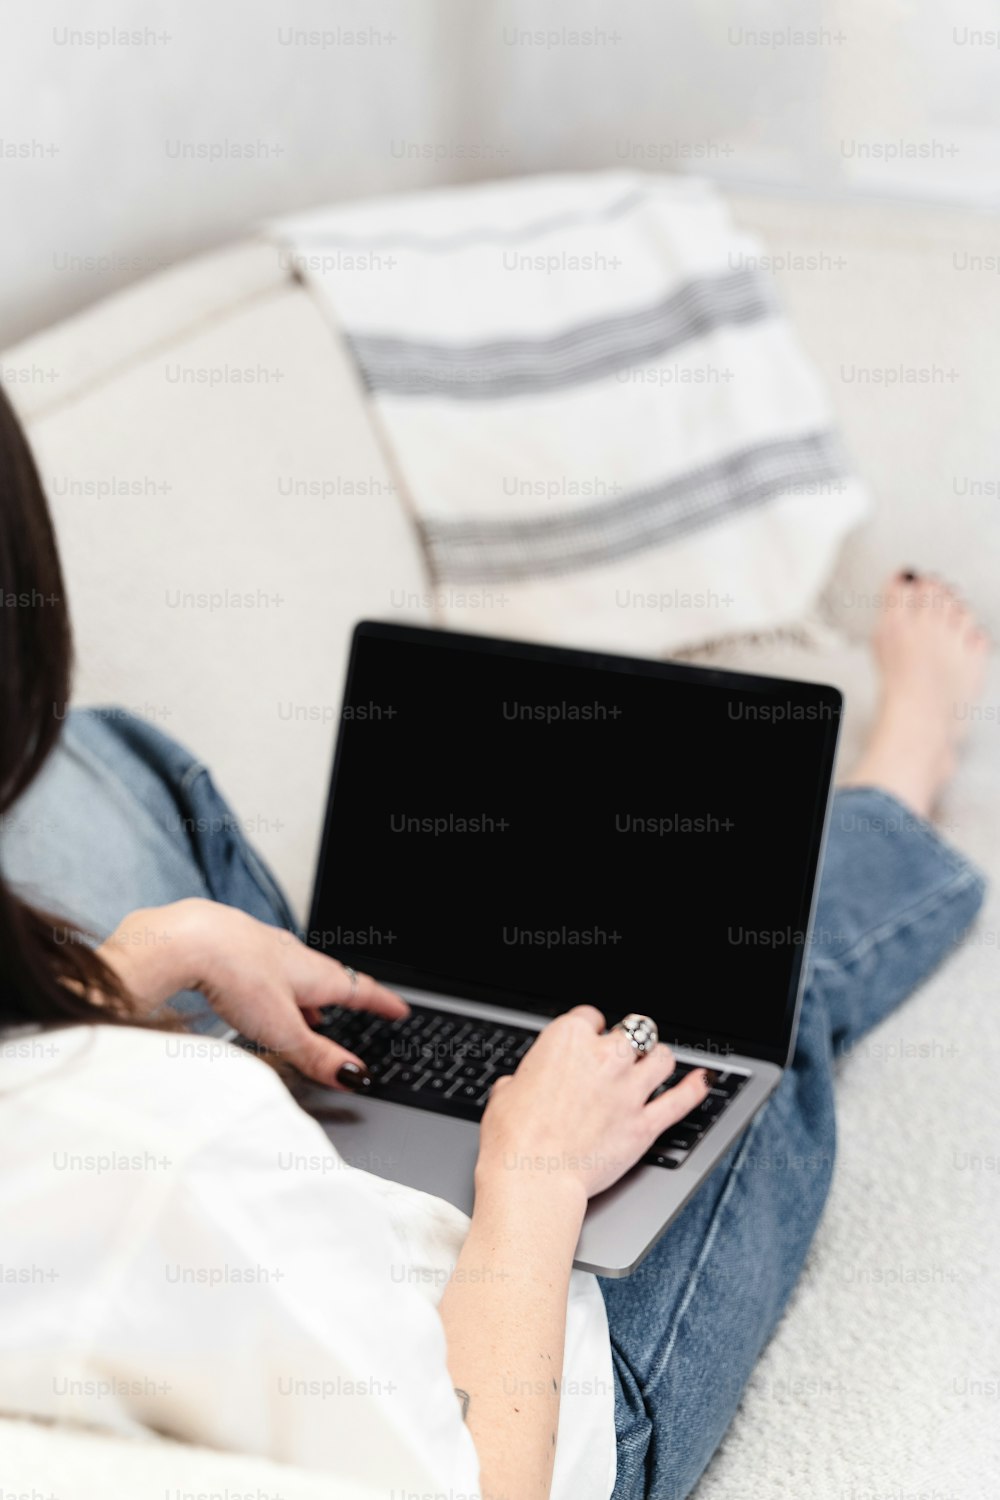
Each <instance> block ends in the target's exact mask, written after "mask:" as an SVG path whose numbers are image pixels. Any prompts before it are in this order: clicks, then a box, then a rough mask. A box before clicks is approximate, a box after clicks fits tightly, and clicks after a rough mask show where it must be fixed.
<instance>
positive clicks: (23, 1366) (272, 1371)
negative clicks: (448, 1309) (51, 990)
mask: <svg viewBox="0 0 1000 1500" xmlns="http://www.w3.org/2000/svg"><path fill="white" fill-rule="evenodd" d="M0 1222H2V1224H3V1236H2V1241H0V1245H2V1249H0V1408H2V1409H5V1410H7V1411H16V1412H22V1413H25V1414H28V1415H34V1416H41V1417H49V1418H61V1419H64V1420H67V1421H74V1422H83V1423H92V1424H95V1425H98V1426H101V1427H105V1428H109V1429H112V1430H116V1431H119V1432H136V1431H140V1430H142V1429H144V1428H145V1429H154V1430H156V1431H159V1432H165V1433H167V1434H168V1435H170V1436H173V1437H177V1438H182V1439H185V1440H187V1441H190V1442H194V1443H202V1444H207V1445H209V1446H212V1447H217V1448H223V1449H230V1450H234V1451H239V1452H245V1453H259V1454H263V1455H266V1456H268V1457H269V1458H272V1459H275V1460H278V1461H282V1462H285V1463H289V1464H296V1465H300V1466H302V1467H304V1468H308V1469H314V1470H319V1471H321V1472H328V1473H330V1474H334V1475H337V1476H339V1477H340V1478H342V1479H344V1480H351V1481H354V1482H356V1483H357V1484H358V1485H363V1486H369V1487H371V1489H372V1490H373V1491H382V1492H383V1493H385V1492H389V1491H395V1492H396V1493H397V1494H399V1493H400V1492H402V1493H407V1492H408V1493H411V1494H412V1493H413V1492H414V1491H417V1492H427V1491H430V1492H432V1493H433V1492H436V1491H437V1492H439V1491H442V1490H443V1491H446V1492H447V1493H449V1494H450V1495H452V1496H454V1497H460V1496H472V1495H475V1494H477V1493H478V1490H479V1472H478V1460H477V1457H476V1451H475V1447H474V1445H473V1442H472V1438H471V1436H470V1434H469V1431H468V1429H467V1428H466V1426H465V1425H464V1423H463V1421H462V1418H461V1411H460V1407H459V1403H458V1400H457V1398H456V1396H455V1394H454V1391H453V1388H452V1382H451V1378H450V1376H449V1373H448V1369H447V1365H446V1361H445V1339H444V1330H443V1327H442V1325H441V1321H440V1319H439V1317H438V1315H437V1312H436V1310H435V1304H436V1303H437V1302H438V1300H439V1299H440V1297H441V1295H442V1293H443V1291H444V1286H445V1283H446V1282H447V1279H448V1277H449V1275H450V1274H451V1271H452V1270H453V1268H454V1265H455V1260H456V1258H457V1256H458V1252H459V1250H460V1249H461V1245H462V1242H463V1240H464V1238H465V1234H466V1232H467V1229H468V1224H469V1221H468V1218H467V1217H466V1215H464V1214H462V1213H460V1212H459V1211H458V1210H457V1209H455V1208H453V1207H452V1206H451V1205H450V1204H447V1203H444V1202H442V1201H441V1200H439V1199H436V1198H431V1197H429V1196H427V1195H426V1194H424V1193H419V1192H416V1191H415V1190H413V1189H411V1188H405V1187H401V1186H400V1185H398V1184H395V1183H388V1182H385V1181H383V1180H382V1179H381V1178H378V1177H375V1176H373V1175H371V1174H370V1173H367V1172H359V1171H356V1170H355V1169H354V1168H353V1167H349V1166H348V1165H347V1164H346V1163H345V1162H344V1161H343V1159H342V1158H341V1157H340V1156H339V1155H338V1153H337V1152H336V1150H335V1149H334V1147H333V1146H332V1145H331V1143H330V1141H329V1140H328V1138H327V1136H326V1135H325V1133H324V1132H323V1130H322V1129H321V1128H320V1126H319V1125H318V1124H317V1123H316V1122H315V1121H314V1120H312V1119H310V1118H309V1116H308V1115H306V1114H305V1113H304V1112H303V1111H302V1110H301V1109H300V1108H299V1107H298V1105H296V1104H295V1102H294V1101H293V1100H292V1098H291V1096H290V1095H289V1094H288V1092H287V1090H286V1089H285V1087H284V1085H283V1084H282V1083H281V1081H280V1079H279V1078H278V1077H277V1076H276V1075H275V1074H274V1072H273V1071H272V1070H271V1069H270V1068H268V1067H266V1066H265V1065H264V1064H262V1063H261V1062H259V1061H258V1060H257V1059H255V1058H253V1057H250V1056H248V1055H247V1054H246V1053H244V1052H242V1051H240V1050H239V1049H238V1048H235V1047H230V1046H228V1045H226V1044H225V1043H222V1042H217V1041H212V1040H210V1039H207V1038H198V1037H192V1036H187V1035H173V1034H168V1033H163V1032H154V1031H143V1030H140V1029H137V1028H132V1027H113V1026H97V1027H73V1028H69V1029H67V1030H63V1031H54V1032H49V1033H19V1034H8V1035H7V1036H6V1037H0ZM613 1389H614V1388H613V1384H612V1369H611V1348H610V1342H609V1338H608V1328H607V1319H606V1315H605V1309H604V1299H603V1297H602V1296H601V1292H600V1288H599V1286H598V1284H597V1281H596V1279H595V1278H594V1277H593V1276H590V1275H585V1274H583V1273H581V1272H574V1273H573V1277H572V1282H571V1287H570V1296H569V1306H568V1311H567V1329H566V1354H565V1361H564V1369H563V1394H562V1400H561V1408H560V1417H559V1431H558V1437H557V1445H556V1465H555V1478H554V1481H553V1489H552V1494H553V1496H554V1497H556V1500H607V1497H608V1496H609V1495H610V1493H611V1490H612V1488H613V1486H614V1477H615V1437H614V1396H613Z"/></svg>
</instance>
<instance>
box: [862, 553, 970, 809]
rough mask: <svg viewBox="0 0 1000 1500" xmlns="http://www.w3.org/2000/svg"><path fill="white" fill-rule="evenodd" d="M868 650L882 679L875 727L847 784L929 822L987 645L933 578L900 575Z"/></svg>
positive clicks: (951, 767) (888, 587) (948, 592)
mask: <svg viewBox="0 0 1000 1500" xmlns="http://www.w3.org/2000/svg"><path fill="white" fill-rule="evenodd" d="M883 599H884V603H883V608H882V618H881V619H880V621H879V623H878V627H877V629H876V631H875V638H874V641H873V647H874V651H875V657H876V660H877V662H878V665H879V669H880V671H881V675H882V701H881V705H880V708H879V713H878V717H877V719H876V721H875V728H874V730H873V732H872V735H871V738H870V740H869V741H868V745H867V747H866V749H865V751H864V753H863V755H862V756H861V759H860V761H859V762H858V764H857V766H856V767H855V768H854V771H853V772H852V774H851V775H850V776H849V777H848V779H847V782H846V785H848V786H879V787H883V788H884V789H885V790H886V791H889V792H892V793H894V794H895V796H897V797H899V798H900V799H901V800H902V801H903V802H905V803H907V804H908V805H909V806H910V807H912V808H913V809H914V811H915V812H918V813H920V815H921V816H922V817H929V816H930V813H931V811H932V809H933V807H934V803H935V802H936V800H937V798H938V796H939V794H940V792H941V790H942V788H943V787H944V785H945V783H946V782H947V781H948V780H949V778H950V777H951V775H952V773H953V771H954V769H955V759H956V752H957V750H958V747H959V745H960V744H961V741H962V740H963V739H964V737H965V733H966V731H967V728H968V714H967V709H968V707H969V705H970V704H972V703H973V702H974V701H975V700H976V699H977V698H978V696H979V693H980V690H981V688H982V681H983V673H984V670H985V665H986V653H987V651H988V649H989V642H988V640H987V637H986V633H985V631H983V630H982V629H981V628H980V627H979V625H978V624H977V623H976V620H975V619H974V618H973V616H972V614H971V613H970V611H969V610H968V609H967V608H966V606H965V605H964V604H963V603H962V602H961V600H960V599H958V598H957V597H956V595H955V594H954V593H953V591H952V590H951V589H949V588H948V587H947V585H946V584H943V583H941V582H940V581H939V580H938V579H936V578H924V577H917V576H915V575H914V574H912V573H900V574H897V575H896V577H895V578H892V579H890V580H889V582H888V584H887V585H886V587H885V590H884V592H883Z"/></svg>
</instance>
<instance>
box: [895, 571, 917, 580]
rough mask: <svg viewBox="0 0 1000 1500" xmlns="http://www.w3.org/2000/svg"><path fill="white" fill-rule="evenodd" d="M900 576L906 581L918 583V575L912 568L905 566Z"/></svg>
mask: <svg viewBox="0 0 1000 1500" xmlns="http://www.w3.org/2000/svg"><path fill="white" fill-rule="evenodd" d="M899 576H900V578H901V579H902V580H903V582H904V583H916V581H917V575H916V573H914V571H913V569H912V568H904V569H903V571H902V573H900V575H899Z"/></svg>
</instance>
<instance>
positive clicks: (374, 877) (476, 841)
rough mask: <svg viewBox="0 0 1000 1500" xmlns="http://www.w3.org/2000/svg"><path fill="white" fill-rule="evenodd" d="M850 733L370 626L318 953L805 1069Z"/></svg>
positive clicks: (696, 679)
mask: <svg viewBox="0 0 1000 1500" xmlns="http://www.w3.org/2000/svg"><path fill="white" fill-rule="evenodd" d="M839 715H840V696H839V694H838V693H837V692H836V691H835V690H834V689H831V688H826V687H819V686H814V685H810V684H805V683H798V682H782V681H777V680H774V679H764V678H758V677H748V676H740V675H737V674H729V673H715V672H704V671H701V670H698V669H694V668H685V667H683V666H675V665H664V666H660V665H653V664H650V663H644V662H633V661H631V660H630V659H628V658H621V657H608V656H597V655H589V654H584V653H579V652H563V651H556V650H548V649H545V648H539V647H525V646H520V645H512V644H510V643H504V642H494V641H486V640H484V639H479V638H476V637H468V636H455V635H450V634H445V633H439V632H434V631H424V630H408V629H401V628H398V627H391V626H378V625H363V626H360V627H359V628H358V631H357V633H356V635H355V641H354V649H353V653H352V659H351V664H350V668H349V672H348V679H347V689H346V696H345V703H344V709H343V718H342V723H341V726H340V737H339V741H338V751H337V758H336V765H335V773H334V781H333V786H332V791H331V797H330V804H329V808H328V813H327V823H326V829H325V833H324V840H323V850H322V854H321V860H320V868H319V874H318V877H317V884H316V890H315V895H314V901H313V910H312V914H311V918H310V941H311V942H312V943H313V944H314V946H318V947H322V948H324V949H325V950H326V951H328V952H330V953H332V954H334V955H335V956H336V957H338V958H340V959H342V960H343V961H344V962H346V963H350V964H353V965H354V966H355V967H356V968H361V969H364V970H367V971H368V972H370V973H372V974H374V975H376V976H377V977H379V978H382V979H384V980H385V981H386V982H389V983H392V982H396V983H399V984H410V985H414V986H417V987H419V988H422V989H430V990H437V991H439V992H441V993H444V994H448V995H456V996H464V997H467V998H470V999H478V1000H487V1001H492V1002H496V1003H500V1004H504V1003H508V1004H514V1005H516V1006H517V1007H519V1008H521V1009H528V1010H532V1011H535V1012H537V1013H539V1014H543V1015H553V1014H557V1013H558V1012H560V1011H562V1010H565V1009H567V1008H568V1007H570V1006H572V1005H575V1004H578V1003H580V1002H584V1001H586V1002H589V1003H591V1004H594V1005H596V1006H598V1007H599V1008H600V1009H601V1010H602V1011H603V1012H604V1013H605V1014H606V1015H607V1016H608V1017H609V1019H617V1018H619V1017H620V1016H621V1015H622V1014H624V1013H625V1012H627V1011H630V1010H635V1011H641V1012H645V1013H647V1014H649V1015H651V1016H653V1017H654V1018H655V1019H656V1020H657V1022H658V1023H659V1025H660V1029H661V1033H662V1035H663V1036H664V1039H666V1040H673V1041H680V1042H686V1043H687V1044H688V1045H697V1046H709V1047H710V1048H719V1049H721V1050H726V1049H727V1048H732V1049H734V1050H738V1051H750V1052H752V1053H753V1054H754V1055H756V1056H762V1057H772V1058H773V1059H774V1060H776V1061H783V1060H784V1057H785V1052H786V1050H787V1044H788V1037H789V1035H790V1029H791V1025H792V1015H793V1010H794V999H795V994H796V990H797V981H798V977H799V970H800V967H801V963H802V959H803V946H804V942H805V938H806V929H807V925H808V921H809V911H810V905H811V896H812V887H813V881H814V877H815V873H816V866H817V859H818V854H819V847H820V840H821V833H822V824H823V817H824V812H825V806H826V799H827V790H828V785H829V779H830V775H831V770H832V762H833V753H834V746H835V743H836V732H837V726H838V722H839Z"/></svg>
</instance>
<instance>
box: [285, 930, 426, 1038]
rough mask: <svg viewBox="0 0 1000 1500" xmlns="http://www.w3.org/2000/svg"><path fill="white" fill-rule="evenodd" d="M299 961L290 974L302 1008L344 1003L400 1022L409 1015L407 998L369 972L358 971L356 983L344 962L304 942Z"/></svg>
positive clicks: (299, 948)
mask: <svg viewBox="0 0 1000 1500" xmlns="http://www.w3.org/2000/svg"><path fill="white" fill-rule="evenodd" d="M296 941H297V940H296ZM296 960H297V963H296V968H295V972H293V973H290V975H289V977H290V979H291V982H292V985H293V987H294V989H295V995H296V999H297V1000H298V1003H299V1005H300V1006H301V1008H302V1009H303V1010H319V1009H321V1008H322V1007H323V1006H324V1005H345V1006H347V1007H348V1008H349V1009H350V1010H367V1011H371V1013H372V1015H375V1016H384V1017H385V1018H386V1020H388V1021H399V1020H401V1019H402V1018H403V1017H404V1016H408V1015H409V1014H410V1007H409V1006H408V1005H407V1003H406V1001H405V1000H403V999H402V997H401V996H399V995H397V994H396V992H395V991H394V990H390V989H388V988H387V987H386V986H385V985H384V984H379V983H378V982H377V981H376V980H374V979H373V978H372V977H371V975H370V974H359V975H358V978H357V983H355V982H354V980H353V979H352V978H351V976H350V974H349V972H348V970H347V968H346V966H345V965H344V964H342V963H338V961H337V960H336V959H335V958H329V957H328V956H327V955H326V954H325V953H318V952H317V951H316V950H315V949H313V948H306V947H305V946H304V945H303V944H301V943H299V944H298V952H297V953H296Z"/></svg>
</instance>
